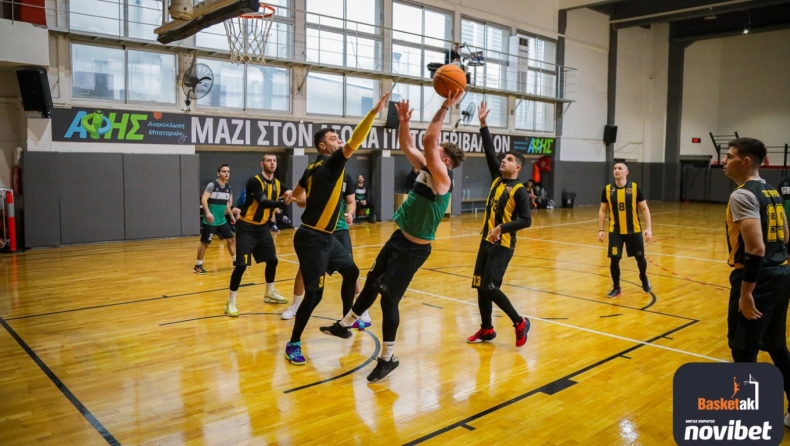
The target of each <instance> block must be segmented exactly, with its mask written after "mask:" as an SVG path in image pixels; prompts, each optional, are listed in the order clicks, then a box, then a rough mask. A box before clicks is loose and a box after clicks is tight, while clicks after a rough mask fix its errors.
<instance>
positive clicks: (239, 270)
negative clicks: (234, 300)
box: [230, 264, 247, 291]
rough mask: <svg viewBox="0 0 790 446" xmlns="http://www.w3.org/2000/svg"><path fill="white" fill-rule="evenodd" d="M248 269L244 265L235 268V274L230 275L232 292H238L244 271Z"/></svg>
mask: <svg viewBox="0 0 790 446" xmlns="http://www.w3.org/2000/svg"><path fill="white" fill-rule="evenodd" d="M246 269H247V266H246V265H244V264H241V265H236V266H235V267H234V268H233V272H232V273H230V290H231V291H238V290H239V285H241V276H243V275H244V270H246Z"/></svg>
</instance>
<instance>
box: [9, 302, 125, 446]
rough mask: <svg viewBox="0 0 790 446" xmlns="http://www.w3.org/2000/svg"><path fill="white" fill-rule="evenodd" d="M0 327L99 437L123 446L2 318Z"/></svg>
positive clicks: (109, 442)
mask: <svg viewBox="0 0 790 446" xmlns="http://www.w3.org/2000/svg"><path fill="white" fill-rule="evenodd" d="M0 325H2V326H3V328H5V330H6V331H7V332H8V334H10V335H11V337H12V338H14V340H15V341H16V342H17V344H19V346H20V347H22V350H24V351H25V353H27V355H28V356H30V359H32V360H33V362H34V363H36V365H37V366H38V368H40V369H41V371H42V372H44V374H45V375H47V377H48V378H49V380H50V381H52V384H54V385H55V387H57V388H58V390H60V392H61V393H62V394H63V396H65V397H66V399H67V400H69V402H70V403H71V404H72V405H73V406H74V407H75V408H76V409H77V411H79V413H80V414H82V416H83V417H85V419H86V420H88V422H89V423H90V424H91V426H92V427H93V428H94V429H96V432H98V433H99V435H101V436H102V438H104V440H105V441H106V442H107V443H108V444H111V445H113V446H114V445H120V444H121V443H120V442H119V441H118V440H117V439H116V438H115V437H114V436H113V435H112V434H111V433H110V431H108V430H107V428H106V427H104V425H103V424H101V422H100V421H99V420H98V419H97V418H96V417H95V416H94V415H93V413H91V411H90V410H88V408H87V407H85V405H84V404H82V402H81V401H80V400H79V399H78V398H77V397H76V396H75V395H74V394H73V393H71V390H69V388H68V387H66V384H64V383H63V381H61V380H60V378H58V376H57V375H55V372H53V371H52V369H50V368H49V367H48V366H47V365H46V364H45V363H44V361H43V360H42V359H41V358H40V357H39V356H38V355H37V354H36V352H34V351H33V349H32V348H30V346H29V345H27V343H26V342H25V341H24V340H23V339H22V338H21V337H20V336H19V335H18V334H17V332H16V331H14V329H13V328H11V326H10V325H8V323H7V322H6V321H5V319H3V318H2V317H0Z"/></svg>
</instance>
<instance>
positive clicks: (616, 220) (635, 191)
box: [601, 181, 645, 234]
mask: <svg viewBox="0 0 790 446" xmlns="http://www.w3.org/2000/svg"><path fill="white" fill-rule="evenodd" d="M643 201H645V197H644V195H643V194H642V189H640V188H639V187H638V186H637V185H636V183H635V182H633V181H631V182H628V183H625V186H623V187H617V185H616V184H614V183H612V184H607V185H606V187H605V188H604V189H603V193H602V194H601V203H606V204H607V205H609V232H616V233H618V234H635V233H638V232H642V226H641V225H640V224H639V203H641V202H643Z"/></svg>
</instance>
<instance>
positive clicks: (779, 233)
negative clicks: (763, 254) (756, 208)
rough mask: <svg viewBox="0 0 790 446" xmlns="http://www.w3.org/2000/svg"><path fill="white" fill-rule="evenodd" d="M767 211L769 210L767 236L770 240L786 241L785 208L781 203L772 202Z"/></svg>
mask: <svg viewBox="0 0 790 446" xmlns="http://www.w3.org/2000/svg"><path fill="white" fill-rule="evenodd" d="M766 211H767V212H768V236H767V237H766V238H767V239H768V241H769V242H775V241H780V242H782V243H784V240H785V217H786V216H785V210H784V208H783V207H782V205H781V204H770V205H768V207H767V209H766Z"/></svg>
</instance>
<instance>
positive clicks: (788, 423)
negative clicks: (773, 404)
mask: <svg viewBox="0 0 790 446" xmlns="http://www.w3.org/2000/svg"><path fill="white" fill-rule="evenodd" d="M785 426H787V427H790V413H786V414H785Z"/></svg>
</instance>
